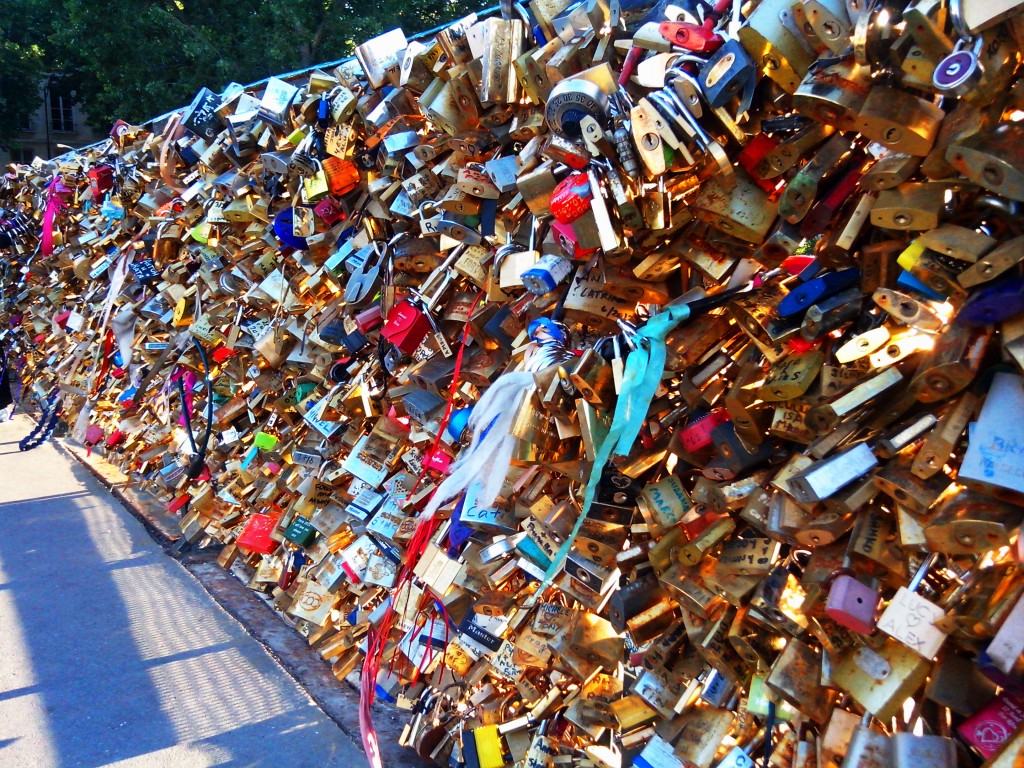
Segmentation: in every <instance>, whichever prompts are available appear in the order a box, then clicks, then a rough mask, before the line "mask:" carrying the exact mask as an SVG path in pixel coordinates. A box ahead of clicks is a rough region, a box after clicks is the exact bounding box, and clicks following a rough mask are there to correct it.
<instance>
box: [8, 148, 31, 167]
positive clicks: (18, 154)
mask: <svg viewBox="0 0 1024 768" xmlns="http://www.w3.org/2000/svg"><path fill="white" fill-rule="evenodd" d="M35 157H36V153H35V152H33V151H32V150H31V149H29V148H28V147H13V148H12V149H11V162H12V163H22V164H23V165H30V164H31V163H32V161H33V160H34V159H35Z"/></svg>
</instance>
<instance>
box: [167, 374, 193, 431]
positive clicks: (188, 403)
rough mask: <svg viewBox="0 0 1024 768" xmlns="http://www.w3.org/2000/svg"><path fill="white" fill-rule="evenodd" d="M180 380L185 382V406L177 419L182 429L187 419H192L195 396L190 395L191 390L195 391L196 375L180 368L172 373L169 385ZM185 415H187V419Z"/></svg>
mask: <svg viewBox="0 0 1024 768" xmlns="http://www.w3.org/2000/svg"><path fill="white" fill-rule="evenodd" d="M180 378H184V379H185V381H184V382H183V384H184V385H185V404H184V407H183V408H182V409H181V417H180V418H179V419H178V423H179V424H180V425H181V426H183V427H184V426H186V425H187V424H188V421H187V418H191V417H192V404H193V403H194V402H195V396H194V395H193V394H192V390H193V389H195V386H196V381H197V379H196V375H195V374H194V373H192V371H190V370H188V369H187V368H180V369H178V370H177V371H176V372H175V373H174V375H173V376H171V382H170V383H171V384H174V383H176V382H177V381H178V379H180ZM186 413H187V414H188V416H187V418H186Z"/></svg>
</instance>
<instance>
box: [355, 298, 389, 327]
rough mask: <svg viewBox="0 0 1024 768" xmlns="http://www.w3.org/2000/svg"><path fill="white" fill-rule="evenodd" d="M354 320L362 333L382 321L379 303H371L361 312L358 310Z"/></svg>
mask: <svg viewBox="0 0 1024 768" xmlns="http://www.w3.org/2000/svg"><path fill="white" fill-rule="evenodd" d="M355 320H356V325H357V326H358V327H359V330H360V331H362V332H363V333H369V332H370V331H372V330H373V329H374V328H376V327H377V326H378V325H380V324H381V322H382V321H383V317H382V316H381V306H380V304H373V305H372V306H370V307H367V308H366V309H364V310H363V311H362V312H359V313H358V314H357V315H356V317H355Z"/></svg>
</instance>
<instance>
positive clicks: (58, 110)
mask: <svg viewBox="0 0 1024 768" xmlns="http://www.w3.org/2000/svg"><path fill="white" fill-rule="evenodd" d="M50 130H51V131H53V132H54V133H74V132H75V114H74V111H73V109H72V105H71V93H70V92H69V91H68V90H67V89H65V88H62V87H61V86H59V85H51V86H50Z"/></svg>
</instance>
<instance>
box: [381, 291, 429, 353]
mask: <svg viewBox="0 0 1024 768" xmlns="http://www.w3.org/2000/svg"><path fill="white" fill-rule="evenodd" d="M430 327H431V326H430V320H429V319H428V318H427V315H426V313H425V312H424V311H423V310H422V309H420V308H419V307H417V306H416V305H415V304H413V303H412V302H411V301H409V299H403V300H402V301H400V302H399V303H398V304H396V305H395V307H394V308H393V309H392V310H391V313H390V314H389V315H388V319H387V322H385V323H384V327H383V328H382V329H381V332H380V333H381V335H382V336H383V337H384V338H385V339H387V340H388V341H390V342H391V343H392V344H394V345H395V346H396V347H398V348H399V349H400V350H402V351H403V352H405V354H407V355H411V354H412V353H413V352H415V351H416V348H417V347H418V346H419V345H420V344H421V343H422V342H423V340H424V339H425V338H427V334H428V333H430Z"/></svg>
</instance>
